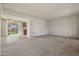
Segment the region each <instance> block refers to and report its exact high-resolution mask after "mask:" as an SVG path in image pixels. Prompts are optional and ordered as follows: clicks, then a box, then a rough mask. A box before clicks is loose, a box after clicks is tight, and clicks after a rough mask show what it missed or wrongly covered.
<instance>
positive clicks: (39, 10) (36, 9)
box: [3, 3, 79, 20]
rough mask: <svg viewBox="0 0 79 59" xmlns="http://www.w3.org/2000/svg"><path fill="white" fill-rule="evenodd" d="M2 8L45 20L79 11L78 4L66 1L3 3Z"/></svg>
mask: <svg viewBox="0 0 79 59" xmlns="http://www.w3.org/2000/svg"><path fill="white" fill-rule="evenodd" d="M3 6H4V8H6V9H8V10H9V9H10V10H12V11H15V12H18V13H23V14H26V15H29V16H32V17H37V18H41V19H45V20H50V19H55V18H59V17H63V16H67V15H72V14H76V13H79V4H78V3H75V4H71V3H70V4H68V3H63V4H62V3H4V4H3Z"/></svg>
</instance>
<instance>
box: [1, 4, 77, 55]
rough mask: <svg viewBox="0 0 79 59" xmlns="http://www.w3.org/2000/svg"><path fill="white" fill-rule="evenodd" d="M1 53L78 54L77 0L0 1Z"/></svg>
mask: <svg viewBox="0 0 79 59" xmlns="http://www.w3.org/2000/svg"><path fill="white" fill-rule="evenodd" d="M0 5H1V8H2V10H1V19H0V33H1V35H0V37H1V40H0V42H1V44H0V47H1V51H0V55H1V56H79V3H0Z"/></svg>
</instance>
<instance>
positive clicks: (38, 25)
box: [30, 19, 48, 36]
mask: <svg viewBox="0 0 79 59" xmlns="http://www.w3.org/2000/svg"><path fill="white" fill-rule="evenodd" d="M46 25H47V21H45V20H42V19H31V27H30V30H31V31H30V34H31V36H40V35H46V34H48V30H47V26H46Z"/></svg>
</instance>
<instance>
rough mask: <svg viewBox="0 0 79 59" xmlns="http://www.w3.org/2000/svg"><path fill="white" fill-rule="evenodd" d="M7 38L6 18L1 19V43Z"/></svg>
mask: <svg viewBox="0 0 79 59" xmlns="http://www.w3.org/2000/svg"><path fill="white" fill-rule="evenodd" d="M6 39H7V20H4V19H1V43H2V44H4V43H5V42H6Z"/></svg>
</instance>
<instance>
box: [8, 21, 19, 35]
mask: <svg viewBox="0 0 79 59" xmlns="http://www.w3.org/2000/svg"><path fill="white" fill-rule="evenodd" d="M15 34H18V24H17V23H16V21H8V35H15Z"/></svg>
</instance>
